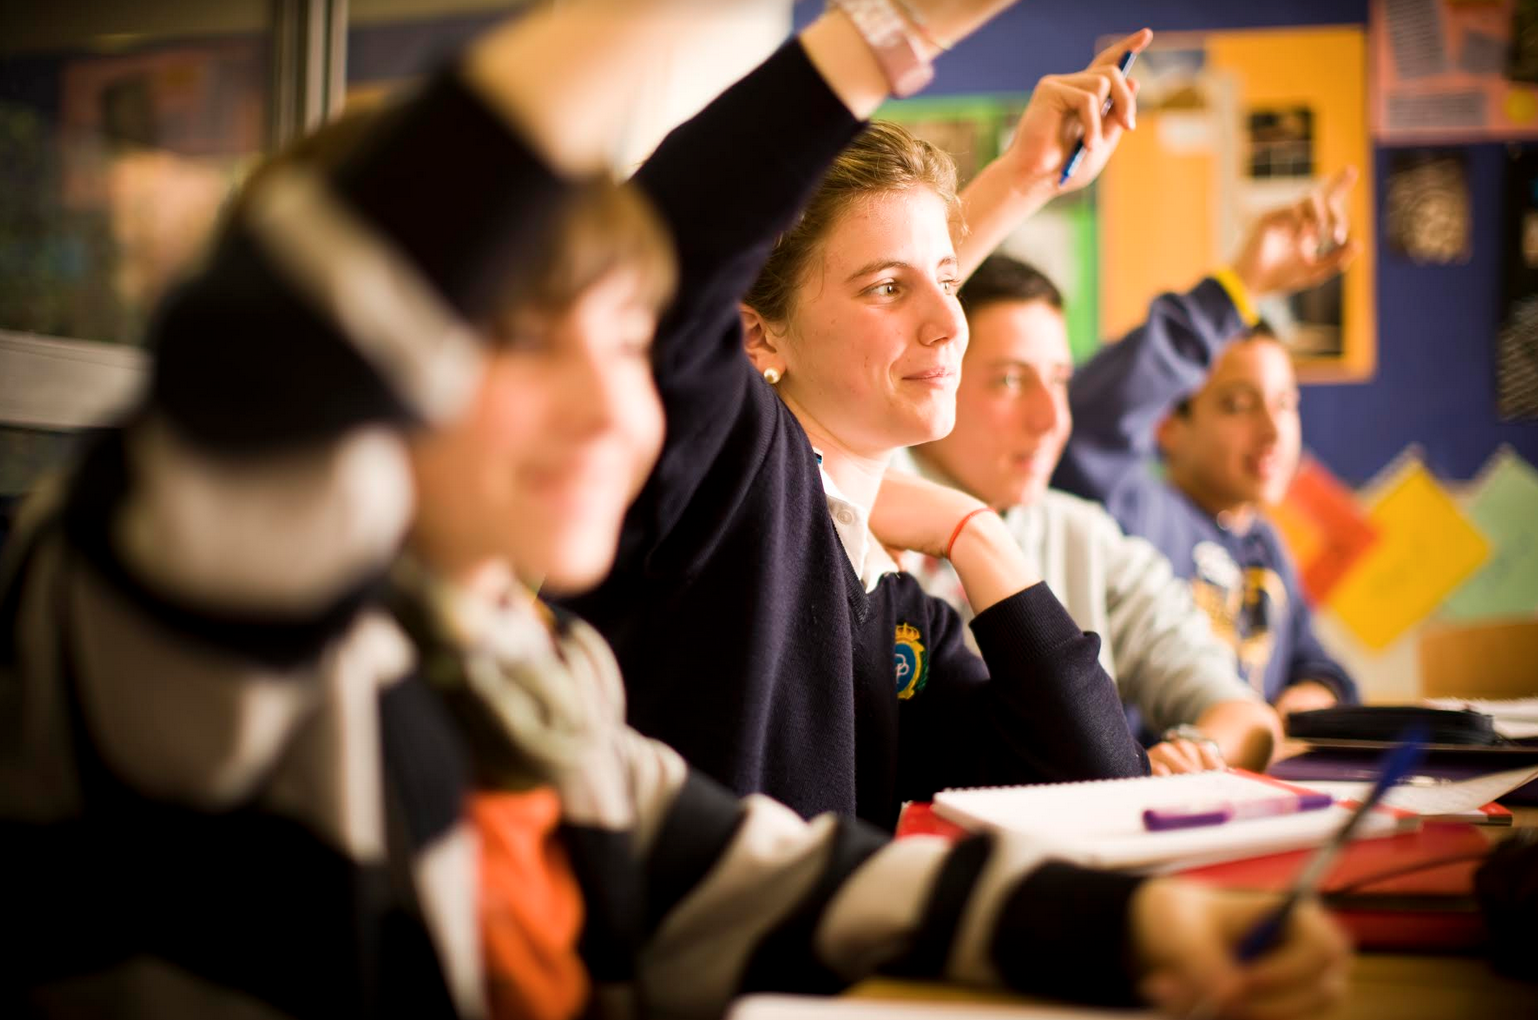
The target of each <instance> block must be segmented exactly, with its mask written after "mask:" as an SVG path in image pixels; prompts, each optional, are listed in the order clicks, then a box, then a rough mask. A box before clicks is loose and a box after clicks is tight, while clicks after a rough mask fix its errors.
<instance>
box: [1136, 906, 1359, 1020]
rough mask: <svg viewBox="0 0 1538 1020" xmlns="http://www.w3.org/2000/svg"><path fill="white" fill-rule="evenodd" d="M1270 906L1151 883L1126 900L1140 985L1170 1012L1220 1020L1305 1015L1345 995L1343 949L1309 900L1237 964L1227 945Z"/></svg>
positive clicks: (1342, 940) (1346, 956)
mask: <svg viewBox="0 0 1538 1020" xmlns="http://www.w3.org/2000/svg"><path fill="white" fill-rule="evenodd" d="M1275 908H1276V898H1275V897H1273V896H1267V895H1264V894H1259V893H1255V894H1247V893H1236V892H1227V891H1220V890H1216V889H1209V888H1206V887H1204V886H1199V885H1196V884H1194V883H1190V882H1182V881H1179V880H1176V879H1152V880H1150V881H1148V882H1145V883H1144V884H1143V885H1142V887H1140V888H1139V889H1138V891H1137V893H1136V894H1135V895H1134V896H1133V899H1132V916H1131V930H1132V950H1133V953H1134V960H1135V962H1136V965H1137V966H1138V972H1139V973H1140V974H1141V980H1140V983H1139V991H1140V992H1141V993H1142V994H1143V996H1144V998H1146V999H1147V1000H1148V1001H1149V1002H1150V1003H1152V1004H1153V1005H1154V1006H1155V1007H1157V1008H1158V1009H1160V1010H1161V1011H1162V1012H1164V1013H1167V1014H1169V1015H1170V1016H1177V1017H1188V1016H1191V1015H1193V1011H1198V1010H1200V1011H1203V1012H1207V1011H1210V1014H1209V1015H1212V1016H1220V1017H1223V1018H1225V1020H1227V1018H1244V1017H1266V1018H1268V1020H1287V1018H1289V1017H1298V1018H1303V1017H1313V1016H1318V1015H1320V1014H1321V1013H1324V1012H1326V1011H1328V1010H1329V1008H1330V1007H1331V1006H1332V1005H1334V1004H1335V1003H1336V1002H1338V1001H1339V1000H1340V999H1341V997H1342V996H1343V995H1344V994H1345V991H1346V985H1347V979H1348V976H1349V972H1350V966H1351V945H1350V942H1349V941H1348V940H1347V938H1346V936H1345V934H1344V933H1343V932H1342V931H1341V929H1340V928H1339V927H1338V926H1337V925H1336V924H1335V922H1334V921H1332V920H1330V917H1329V915H1328V914H1326V913H1325V911H1324V910H1323V908H1321V907H1320V906H1319V904H1318V903H1317V902H1315V901H1309V902H1307V903H1302V904H1299V905H1298V906H1297V907H1296V908H1295V909H1294V910H1292V911H1291V912H1290V913H1289V914H1288V916H1287V920H1286V925H1285V927H1284V928H1283V930H1282V932H1281V934H1280V938H1279V939H1278V941H1277V942H1276V944H1275V945H1274V946H1272V948H1271V949H1270V950H1269V951H1268V952H1266V953H1265V954H1264V955H1263V956H1261V957H1260V958H1259V959H1256V960H1254V961H1252V962H1248V963H1241V962H1240V961H1239V959H1238V958H1237V956H1236V954H1235V947H1236V946H1237V945H1238V943H1239V942H1240V941H1241V940H1242V939H1243V938H1244V937H1245V935H1246V934H1247V933H1248V932H1249V931H1251V930H1252V929H1253V928H1254V926H1255V924H1256V922H1257V921H1259V920H1261V919H1262V918H1264V917H1265V916H1266V915H1267V914H1268V913H1269V912H1271V911H1274V910H1275Z"/></svg>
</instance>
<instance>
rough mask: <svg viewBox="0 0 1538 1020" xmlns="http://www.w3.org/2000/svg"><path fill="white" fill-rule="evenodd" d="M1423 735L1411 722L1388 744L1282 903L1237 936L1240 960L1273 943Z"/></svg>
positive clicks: (1411, 761) (1407, 768) (1413, 757)
mask: <svg viewBox="0 0 1538 1020" xmlns="http://www.w3.org/2000/svg"><path fill="white" fill-rule="evenodd" d="M1427 736H1428V731H1427V729H1426V727H1424V726H1412V727H1410V728H1409V729H1408V730H1406V731H1405V732H1404V733H1403V734H1402V735H1401V736H1400V740H1399V743H1398V744H1397V745H1396V746H1394V747H1391V748H1389V750H1388V751H1387V752H1386V753H1385V754H1384V755H1383V762H1382V765H1381V767H1380V768H1379V770H1378V779H1377V781H1376V782H1374V783H1373V786H1372V790H1371V791H1369V792H1368V794H1367V796H1366V797H1363V798H1362V803H1360V804H1358V805H1357V808H1356V810H1355V811H1353V812H1351V817H1350V818H1348V819H1346V824H1345V825H1342V826H1341V827H1340V831H1339V832H1337V833H1336V834H1335V835H1334V836H1333V837H1332V838H1331V839H1330V841H1329V842H1328V843H1326V844H1324V845H1323V846H1321V847H1320V848H1319V849H1318V850H1316V851H1315V852H1314V856H1313V857H1312V858H1310V860H1309V862H1308V865H1307V866H1306V867H1304V869H1303V870H1302V871H1301V872H1299V874H1298V877H1297V879H1296V880H1295V881H1294V882H1293V883H1292V888H1291V889H1290V890H1288V892H1287V898H1286V899H1284V900H1283V901H1282V905H1281V906H1279V907H1277V908H1276V910H1274V911H1272V912H1271V913H1270V914H1267V915H1266V916H1265V917H1263V918H1262V919H1261V920H1260V921H1259V923H1257V924H1256V925H1255V927H1253V928H1251V929H1250V930H1249V931H1248V932H1246V933H1245V936H1244V938H1242V939H1240V940H1239V947H1238V949H1236V950H1235V952H1234V955H1235V956H1236V957H1237V958H1238V960H1239V962H1240V963H1249V962H1250V961H1251V960H1254V959H1255V958H1256V957H1258V956H1260V955H1261V954H1262V953H1264V952H1265V951H1266V950H1268V949H1270V948H1271V947H1272V946H1273V945H1275V944H1276V940H1277V939H1278V938H1279V937H1280V936H1281V934H1282V929H1283V928H1285V927H1286V926H1287V918H1288V917H1289V916H1290V915H1291V914H1292V910H1293V908H1294V907H1296V906H1297V905H1298V904H1299V903H1300V902H1301V901H1303V900H1304V899H1306V898H1308V897H1310V896H1312V895H1313V894H1314V890H1315V889H1316V888H1317V887H1318V885H1319V883H1320V882H1321V881H1323V880H1324V876H1325V875H1326V874H1327V873H1328V872H1329V870H1330V866H1331V865H1332V864H1334V863H1335V858H1336V857H1337V856H1339V854H1340V852H1341V850H1343V849H1344V848H1345V846H1346V844H1347V843H1349V842H1351V836H1352V834H1353V833H1355V832H1356V830H1357V827H1358V826H1359V825H1360V824H1361V822H1362V819H1364V818H1366V817H1367V812H1369V811H1371V810H1372V809H1373V808H1374V807H1376V806H1377V804H1378V801H1380V800H1382V799H1383V795H1384V794H1385V793H1387V792H1388V791H1389V790H1390V789H1392V788H1393V787H1394V786H1395V785H1396V784H1397V783H1398V782H1399V781H1400V780H1401V779H1403V778H1404V777H1405V776H1407V775H1409V774H1410V772H1411V770H1412V769H1414V768H1415V766H1416V765H1418V764H1420V760H1421V756H1422V755H1423V754H1424V753H1425V751H1426V746H1425V745H1426V738H1427Z"/></svg>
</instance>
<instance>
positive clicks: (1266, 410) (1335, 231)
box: [1053, 169, 1358, 716]
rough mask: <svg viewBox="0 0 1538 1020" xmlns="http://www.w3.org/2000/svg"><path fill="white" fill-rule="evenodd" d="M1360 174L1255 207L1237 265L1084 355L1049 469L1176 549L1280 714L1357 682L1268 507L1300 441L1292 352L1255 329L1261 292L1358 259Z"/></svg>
mask: <svg viewBox="0 0 1538 1020" xmlns="http://www.w3.org/2000/svg"><path fill="white" fill-rule="evenodd" d="M1355 180H1356V172H1355V171H1354V170H1352V169H1347V170H1345V171H1343V172H1342V173H1341V174H1339V175H1337V176H1336V177H1335V178H1333V179H1332V180H1331V181H1329V182H1328V183H1327V184H1325V185H1323V186H1322V187H1320V188H1319V189H1317V190H1316V191H1314V192H1312V193H1310V194H1309V195H1308V196H1307V197H1305V198H1304V199H1302V200H1301V201H1300V202H1298V203H1296V204H1295V205H1292V206H1288V207H1286V208H1283V209H1277V210H1274V211H1272V212H1271V213H1269V214H1267V215H1266V216H1264V217H1262V218H1261V219H1260V221H1259V222H1258V223H1257V224H1256V225H1255V227H1254V229H1253V230H1252V231H1251V233H1250V236H1249V237H1248V238H1247V240H1246V242H1245V244H1244V247H1243V250H1242V251H1241V253H1240V255H1239V257H1238V258H1237V259H1236V260H1235V262H1234V264H1233V266H1232V267H1230V268H1226V269H1223V270H1220V271H1219V272H1217V273H1215V274H1213V276H1211V277H1209V278H1208V279H1205V280H1203V281H1202V282H1201V283H1199V284H1198V285H1197V286H1196V287H1195V288H1194V289H1193V290H1191V291H1189V292H1187V293H1185V294H1179V295H1176V294H1164V295H1161V296H1160V297H1158V298H1156V299H1155V300H1154V302H1153V304H1152V305H1151V306H1150V308H1149V316H1148V320H1147V321H1146V322H1144V323H1143V325H1141V326H1139V327H1138V328H1137V329H1135V330H1133V331H1132V332H1131V333H1130V334H1128V335H1127V336H1126V337H1125V338H1124V339H1122V340H1121V342H1119V343H1114V344H1109V345H1107V346H1106V347H1105V348H1104V349H1103V350H1101V351H1100V352H1099V354H1097V355H1096V356H1095V357H1094V358H1092V359H1091V360H1090V361H1089V362H1088V363H1087V364H1085V365H1084V366H1083V367H1082V368H1081V369H1080V370H1079V371H1078V372H1077V373H1076V374H1075V376H1074V378H1073V382H1072V384H1071V385H1070V388H1069V405H1070V407H1071V410H1072V414H1073V419H1074V422H1075V424H1076V427H1075V429H1074V432H1073V436H1072V438H1071V439H1070V440H1069V441H1068V446H1067V449H1066V451H1065V453H1064V456H1063V459H1062V461H1061V462H1060V463H1059V465H1058V468H1057V471H1056V474H1055V475H1054V477H1053V485H1054V486H1056V487H1058V488H1062V489H1065V490H1067V491H1069V492H1072V493H1075V494H1077V495H1080V496H1084V497H1086V498H1089V499H1095V500H1099V501H1101V502H1103V503H1104V504H1105V506H1106V508H1107V509H1108V510H1109V511H1110V512H1111V514H1112V515H1113V516H1114V517H1115V518H1116V519H1117V521H1118V522H1119V523H1120V524H1121V526H1122V527H1123V528H1124V529H1125V530H1126V531H1127V532H1128V533H1130V534H1134V535H1140V536H1142V537H1144V538H1146V539H1148V540H1149V541H1150V542H1152V543H1153V544H1154V545H1156V546H1158V547H1159V548H1160V549H1161V550H1162V551H1163V552H1164V554H1165V555H1166V556H1168V557H1169V559H1170V562H1171V563H1172V564H1173V565H1174V568H1175V571H1176V573H1177V574H1179V575H1180V576H1182V577H1185V578H1187V579H1189V580H1190V582H1191V591H1192V595H1193V596H1194V597H1195V599H1196V601H1197V603H1198V604H1199V605H1201V606H1202V607H1203V608H1205V609H1206V610H1207V612H1208V613H1209V614H1210V615H1211V617H1212V623H1213V629H1214V630H1215V631H1216V632H1217V633H1218V634H1219V635H1220V636H1222V637H1225V638H1226V639H1227V640H1229V641H1230V642H1231V643H1232V644H1233V646H1234V650H1235V652H1236V653H1237V655H1238V658H1239V667H1240V673H1241V675H1242V676H1243V677H1244V678H1245V679H1246V680H1247V681H1248V682H1249V683H1250V685H1251V686H1253V687H1254V688H1255V689H1256V690H1257V691H1259V692H1260V693H1261V694H1262V695H1264V696H1265V698H1266V700H1267V701H1269V702H1271V703H1272V704H1274V705H1275V706H1276V708H1277V710H1278V712H1279V713H1280V714H1282V715H1284V716H1285V715H1286V714H1288V713H1290V712H1297V711H1305V710H1308V709H1312V708H1323V707H1326V706H1329V705H1333V704H1335V703H1336V702H1337V701H1355V700H1356V698H1357V691H1356V685H1355V684H1354V683H1353V682H1352V680H1351V678H1350V676H1348V675H1347V674H1346V671H1345V670H1344V669H1342V668H1341V667H1340V665H1339V664H1338V663H1336V662H1335V661H1334V659H1332V658H1331V657H1330V656H1329V655H1328V654H1327V653H1326V652H1325V650H1324V648H1323V647H1321V645H1320V644H1319V641H1318V639H1317V638H1315V636H1314V632H1313V626H1312V622H1311V618H1310V614H1309V610H1308V606H1307V604H1306V603H1305V601H1304V598H1303V591H1302V587H1301V585H1300V584H1299V581H1298V575H1297V571H1296V570H1295V568H1294V567H1293V564H1292V562H1291V560H1290V559H1289V557H1288V555H1287V553H1286V550H1285V549H1284V548H1283V545H1282V542H1281V539H1280V538H1279V537H1278V535H1277V533H1276V530H1275V529H1274V528H1273V527H1272V526H1271V524H1270V523H1269V522H1268V521H1267V520H1266V519H1265V516H1264V514H1263V512H1262V507H1263V506H1264V505H1265V504H1268V503H1275V502H1276V501H1278V500H1280V499H1281V498H1282V496H1283V494H1284V493H1285V492H1286V491H1287V486H1288V484H1289V483H1290V482H1291V480H1292V476H1293V474H1294V472H1295V471H1296V468H1297V463H1298V454H1299V448H1300V445H1301V440H1300V427H1299V419H1298V387H1297V379H1296V377H1295V376H1294V374H1293V370H1292V361H1291V358H1290V356H1289V354H1288V351H1287V349H1286V348H1285V347H1284V346H1283V345H1282V344H1281V343H1280V342H1279V341H1277V340H1276V338H1275V337H1273V336H1271V335H1270V334H1269V333H1267V332H1265V331H1264V330H1260V331H1257V330H1256V329H1255V327H1256V326H1257V324H1258V321H1259V316H1258V314H1257V313H1256V311H1255V301H1256V300H1257V299H1258V298H1260V297H1263V296H1265V295H1269V294H1285V293H1291V292H1293V291H1297V290H1302V289H1304V288H1307V287H1311V286H1314V285H1316V284H1318V283H1321V282H1323V281H1325V280H1327V279H1329V278H1331V277H1332V276H1334V275H1335V274H1337V273H1339V272H1340V271H1342V270H1343V269H1344V268H1345V266H1346V265H1347V264H1348V263H1349V262H1350V260H1351V259H1352V258H1353V257H1354V256H1355V254H1356V252H1357V250H1358V242H1356V241H1354V240H1351V239H1349V238H1348V236H1347V224H1346V217H1345V209H1344V206H1345V200H1346V196H1347V194H1348V193H1349V191H1350V189H1351V186H1352V184H1353V183H1354V182H1355ZM1156 452H1158V453H1162V455H1163V460H1164V468H1165V470H1164V472H1163V474H1162V476H1161V475H1160V473H1159V472H1158V471H1157V470H1156V466H1155V465H1154V464H1153V463H1151V462H1152V461H1153V460H1154V459H1155V454H1156Z"/></svg>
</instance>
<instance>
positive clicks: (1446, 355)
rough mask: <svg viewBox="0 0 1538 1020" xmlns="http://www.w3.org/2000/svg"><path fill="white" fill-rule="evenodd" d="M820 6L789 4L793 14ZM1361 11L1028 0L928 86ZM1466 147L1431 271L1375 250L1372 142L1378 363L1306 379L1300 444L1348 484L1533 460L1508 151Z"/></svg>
mask: <svg viewBox="0 0 1538 1020" xmlns="http://www.w3.org/2000/svg"><path fill="white" fill-rule="evenodd" d="M820 8H821V4H819V3H814V2H807V0H803V2H800V3H798V4H797V5H796V12H795V13H796V20H797V24H798V25H803V24H805V23H806V22H807V21H809V20H810V19H811V18H812V17H813V16H815V14H816V12H817V11H818V10H819V9H820ZM1366 20H1367V0H1306V2H1305V0H1249V2H1246V3H1234V2H1232V0H1162V2H1160V3H1158V4H1148V3H1142V2H1138V0H1097V2H1095V3H1092V4H1084V3H1072V2H1068V0H1029V2H1026V3H1022V4H1019V5H1018V6H1016V7H1014V8H1011V9H1010V10H1008V11H1005V12H1004V13H1003V14H1002V15H1000V16H999V18H998V19H997V21H996V22H995V23H994V24H993V25H992V26H990V27H989V28H988V29H987V30H986V31H984V32H983V33H981V34H980V35H978V36H976V37H974V38H972V39H968V40H966V41H965V42H963V43H961V44H960V45H959V46H958V47H957V48H956V51H955V52H954V53H952V54H951V55H949V56H948V57H946V58H945V59H944V60H943V61H942V62H941V63H940V64H939V65H938V71H937V74H936V77H935V81H934V82H933V84H931V86H930V87H929V89H928V90H926V92H925V94H926V95H930V94H934V95H945V94H956V93H979V92H984V93H996V92H1007V91H1023V90H1025V89H1028V88H1029V87H1030V84H1031V83H1032V82H1033V81H1035V79H1036V78H1038V77H1040V76H1041V75H1042V74H1046V73H1049V72H1054V71H1067V70H1072V69H1074V68H1076V67H1078V66H1082V64H1083V63H1085V62H1087V60H1088V59H1089V57H1090V56H1091V55H1093V52H1094V47H1095V43H1096V41H1097V40H1098V39H1100V38H1101V37H1103V36H1106V35H1112V34H1115V33H1120V32H1130V31H1133V30H1136V29H1138V28H1141V27H1143V26H1144V25H1147V26H1149V27H1151V28H1153V29H1154V30H1155V31H1156V32H1157V31H1194V30H1199V29H1219V28H1227V29H1237V28H1264V27H1278V26H1288V25H1323V24H1362V25H1365V23H1366ZM1465 148H1466V150H1467V152H1468V158H1469V180H1470V188H1471V192H1472V194H1473V197H1474V226H1473V256H1472V258H1471V259H1470V260H1469V262H1468V263H1466V264H1464V265H1457V266H1436V267H1420V266H1415V265H1413V264H1411V263H1410V262H1408V261H1407V260H1405V259H1403V258H1400V257H1397V256H1395V255H1392V254H1390V253H1389V252H1387V251H1386V250H1385V246H1384V241H1383V236H1382V229H1383V223H1384V220H1385V217H1384V216H1383V212H1382V206H1381V202H1382V199H1383V194H1384V188H1383V180H1384V175H1385V174H1386V173H1387V170H1388V165H1389V153H1390V151H1391V150H1389V149H1385V148H1382V147H1378V148H1375V150H1374V167H1373V170H1374V173H1375V174H1376V176H1377V182H1376V186H1375V188H1374V191H1375V194H1376V196H1377V200H1378V202H1379V203H1380V205H1379V208H1378V212H1377V216H1376V221H1377V224H1378V231H1379V234H1378V236H1377V237H1376V238H1375V243H1376V244H1377V246H1378V263H1377V274H1378V279H1377V287H1376V296H1377V311H1378V359H1377V364H1378V367H1377V372H1376V374H1375V375H1374V377H1373V378H1372V379H1371V380H1369V381H1367V382H1364V383H1354V384H1330V385H1317V386H1309V387H1305V389H1304V397H1303V408H1304V414H1303V440H1304V443H1305V444H1306V445H1307V446H1308V447H1309V448H1310V449H1311V450H1313V451H1314V453H1315V454H1316V455H1317V456H1318V457H1319V459H1320V460H1321V461H1323V462H1324V463H1325V464H1327V465H1328V466H1329V467H1330V468H1331V469H1332V470H1334V471H1335V472H1336V473H1338V474H1339V475H1340V476H1341V477H1342V478H1343V479H1344V480H1345V481H1346V482H1347V483H1349V484H1352V485H1361V484H1363V483H1365V482H1366V481H1367V480H1368V479H1370V478H1371V477H1372V476H1373V475H1374V474H1375V473H1376V472H1378V471H1379V470H1380V469H1382V468H1383V467H1384V466H1386V465H1387V464H1388V463H1389V462H1390V461H1391V460H1392V459H1393V458H1394V456H1395V455H1396V454H1398V453H1399V452H1400V451H1401V450H1403V449H1404V447H1405V446H1407V445H1409V444H1411V443H1415V444H1418V445H1419V446H1420V447H1421V448H1422V450H1423V454H1424V456H1425V459H1426V461H1427V464H1428V466H1429V467H1430V468H1431V469H1432V470H1433V471H1434V472H1435V473H1436V474H1437V475H1439V476H1441V477H1442V478H1444V479H1447V480H1452V481H1456V480H1466V479H1469V478H1471V477H1472V476H1473V474H1474V473H1475V472H1476V471H1477V470H1478V468H1479V466H1480V465H1481V464H1482V463H1484V461H1485V458H1487V457H1488V456H1489V455H1490V454H1491V452H1492V451H1494V450H1495V448H1496V447H1497V446H1498V445H1500V444H1501V443H1507V444H1509V445H1511V446H1513V447H1515V448H1516V449H1517V450H1518V452H1520V453H1521V454H1522V455H1523V456H1525V457H1526V458H1527V459H1528V460H1529V461H1533V462H1538V422H1523V423H1502V422H1501V421H1499V420H1498V418H1497V417H1496V413H1495V370H1494V343H1495V333H1496V329H1497V323H1498V319H1499V314H1500V289H1501V272H1500V259H1501V252H1500V243H1501V237H1500V225H1501V216H1502V210H1501V200H1502V190H1503V187H1502V174H1503V164H1504V162H1505V156H1504V153H1505V151H1506V148H1505V146H1502V145H1474V146H1466V147H1465ZM1186 282H1187V281H1181V280H1171V281H1170V285H1171V286H1181V285H1183V284H1184V283H1186Z"/></svg>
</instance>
